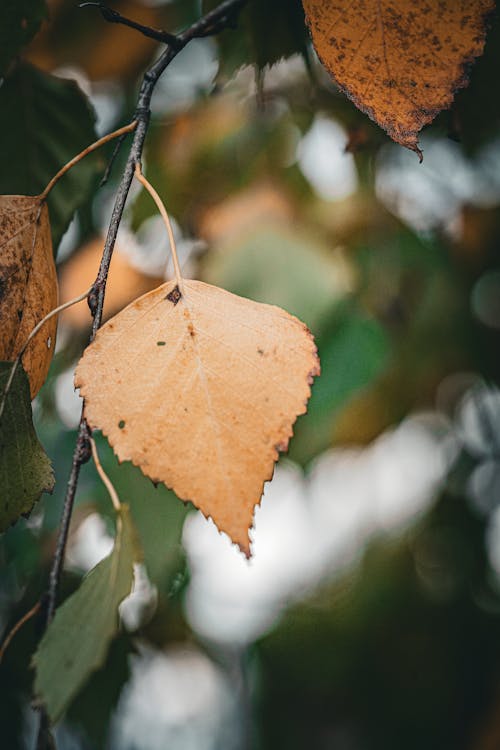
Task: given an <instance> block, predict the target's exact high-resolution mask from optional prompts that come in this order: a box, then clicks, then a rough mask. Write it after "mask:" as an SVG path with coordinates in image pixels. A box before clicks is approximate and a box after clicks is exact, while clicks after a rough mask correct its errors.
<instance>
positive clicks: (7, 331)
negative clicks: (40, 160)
mask: <svg viewBox="0 0 500 750" xmlns="http://www.w3.org/2000/svg"><path fill="white" fill-rule="evenodd" d="M0 227H1V230H0V248H1V255H0V319H1V320H2V332H1V334H0V360H14V359H15V358H16V357H17V355H18V354H19V352H20V351H21V349H22V347H23V346H24V344H25V343H26V341H27V339H28V336H29V334H30V333H31V331H32V330H33V328H34V327H35V326H36V324H37V323H38V322H39V321H40V320H42V318H44V317H45V315H47V313H49V312H50V311H51V310H53V309H54V308H55V307H57V276H56V269H55V265H54V258H53V254H52V241H51V238H50V224H49V214H48V210H47V206H46V205H45V204H44V203H41V202H40V199H39V198H36V197H35V198H31V197H29V196H25V195H0ZM56 330H57V319H56V317H55V316H54V317H53V318H51V319H50V320H48V321H47V323H46V324H45V325H44V327H43V329H42V330H40V331H39V332H38V333H37V335H36V336H35V337H34V338H33V339H32V340H31V341H30V343H29V346H28V348H27V349H26V352H25V353H24V355H23V366H24V369H25V371H26V373H27V375H28V378H29V381H30V391H31V398H34V397H35V396H36V394H37V393H38V391H39V390H40V388H41V387H42V385H43V383H44V382H45V378H46V377H47V372H48V370H49V367H50V363H51V361H52V355H53V352H54V346H55V337H56Z"/></svg>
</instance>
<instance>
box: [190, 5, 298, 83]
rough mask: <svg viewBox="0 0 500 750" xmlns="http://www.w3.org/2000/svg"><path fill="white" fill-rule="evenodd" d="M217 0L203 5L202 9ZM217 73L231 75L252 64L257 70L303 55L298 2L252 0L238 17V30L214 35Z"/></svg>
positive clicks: (211, 6) (212, 6)
mask: <svg viewBox="0 0 500 750" xmlns="http://www.w3.org/2000/svg"><path fill="white" fill-rule="evenodd" d="M217 5H219V0H209V2H206V1H205V2H204V4H203V6H204V10H209V9H211V8H214V7H216V6H217ZM217 44H218V45H219V50H220V55H219V57H220V71H221V72H222V74H223V75H224V76H231V75H233V73H235V71H237V70H238V68H241V67H242V66H243V65H250V64H252V63H255V65H257V67H258V68H259V70H262V69H263V68H264V67H265V66H266V65H273V64H274V63H276V62H278V61H279V60H281V59H283V58H286V57H290V56H291V55H293V54H296V53H299V54H302V55H306V47H307V32H306V26H305V20H304V11H303V9H302V5H301V2H300V0H273V2H268V0H253V1H252V2H251V3H249V4H248V5H247V6H246V7H244V8H243V9H242V11H241V12H240V14H239V21H238V30H237V31H235V30H234V29H228V30H226V31H223V32H222V33H221V34H219V35H218V36H217Z"/></svg>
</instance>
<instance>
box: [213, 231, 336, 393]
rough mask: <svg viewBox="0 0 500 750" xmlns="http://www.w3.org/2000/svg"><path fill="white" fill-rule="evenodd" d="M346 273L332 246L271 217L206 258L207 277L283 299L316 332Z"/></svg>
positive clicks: (259, 297)
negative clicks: (325, 244)
mask: <svg viewBox="0 0 500 750" xmlns="http://www.w3.org/2000/svg"><path fill="white" fill-rule="evenodd" d="M342 273H343V267H342V265H341V264H339V263H338V261H337V259H336V258H335V256H334V255H333V254H332V252H331V251H330V250H329V248H328V247H324V246H323V245H322V244H321V243H320V242H318V241H315V240H311V238H310V237H309V235H308V234H306V233H300V232H297V231H293V232H292V231H290V229H289V228H288V227H287V226H284V225H283V224H281V223H278V222H274V223H272V222H269V221H268V222H267V223H264V224H262V225H261V226H259V227H257V228H252V229H249V228H248V227H244V229H243V230H242V231H241V232H239V233H238V234H237V235H236V236H234V237H233V238H232V239H229V240H227V241H226V242H225V243H224V245H223V246H222V247H218V248H216V249H215V250H214V252H212V253H211V254H210V255H209V256H208V258H207V260H206V264H205V273H204V278H205V279H206V280H207V281H209V282H210V283H211V284H216V285H218V286H222V287H224V288H225V289H227V290H228V291H230V292H233V293H234V294H239V295H240V296H242V297H250V298H251V299H254V300H256V301H257V302H267V303H268V304H273V305H279V306H280V307H283V308H284V309H285V310H287V311H288V312H289V313H292V315H296V316H297V317H298V318H300V320H303V321H304V322H305V323H306V324H307V325H308V326H309V327H310V328H311V329H312V330H313V332H315V329H316V327H317V326H318V324H319V323H320V321H321V319H322V317H323V316H324V315H325V314H326V313H328V312H330V310H331V308H332V305H333V304H334V303H335V302H336V301H337V300H338V299H339V296H340V295H341V293H342V286H343V284H342ZM315 388H316V386H315Z"/></svg>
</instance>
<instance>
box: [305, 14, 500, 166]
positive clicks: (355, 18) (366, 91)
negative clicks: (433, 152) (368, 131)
mask: <svg viewBox="0 0 500 750" xmlns="http://www.w3.org/2000/svg"><path fill="white" fill-rule="evenodd" d="M303 5H304V9H305V12H306V18H307V22H308V24H309V28H310V31H311V36H312V40H313V44H314V48H315V50H316V52H317V53H318V56H319V58H320V60H321V61H322V63H323V64H324V65H325V67H326V68H327V70H328V72H329V73H330V75H331V76H332V78H333V79H334V80H335V81H336V83H337V84H338V86H339V88H340V89H341V90H342V91H343V92H344V93H345V94H347V96H348V97H349V98H350V99H352V101H353V102H354V104H355V105H356V106H357V107H358V108H359V109H361V110H362V111H363V112H366V113H367V114H368V115H369V116H370V117H371V118H372V119H373V120H375V122H377V123H378V124H379V125H380V126H381V127H382V128H384V130H386V131H387V133H388V134H389V135H390V137H391V138H392V139H393V140H394V141H396V143H400V144H401V145H403V146H406V147H407V148H409V149H411V150H413V151H416V152H417V153H418V154H420V153H421V152H420V150H419V148H418V133H419V131H420V130H421V128H422V127H423V126H424V125H427V124H428V123H429V122H432V120H433V119H434V118H435V116H436V115H437V114H438V112H440V111H441V110H442V109H447V108H448V107H450V105H451V103H452V101H453V97H454V95H455V92H456V91H457V90H458V89H460V88H463V87H464V86H466V85H467V83H468V73H467V68H468V66H470V64H471V63H472V62H473V61H474V59H475V58H476V57H478V56H479V55H481V54H482V51H483V47H484V42H485V36H486V17H487V16H488V14H490V13H491V12H492V10H493V9H494V2H493V0H469V2H467V3H462V4H458V3H457V2H456V0H425V2H421V3H419V4H416V3H415V2H413V0H354V2H351V0H349V2H348V1H347V0H331V2H328V3H325V2H324V0H303Z"/></svg>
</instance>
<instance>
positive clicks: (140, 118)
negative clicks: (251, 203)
mask: <svg viewBox="0 0 500 750" xmlns="http://www.w3.org/2000/svg"><path fill="white" fill-rule="evenodd" d="M246 2H247V0H224V2H222V3H221V4H220V5H219V6H217V7H216V8H214V10H212V11H210V12H209V13H207V14H205V15H204V16H203V17H202V18H200V19H199V20H198V21H196V22H195V23H193V24H192V25H191V26H190V27H189V28H187V29H185V30H184V31H183V32H181V33H180V34H178V35H170V34H169V35H168V37H169V41H168V42H167V44H168V46H167V48H166V49H165V50H164V52H163V53H162V54H161V55H160V57H159V58H158V59H157V60H156V62H154V63H153V65H152V66H151V67H150V68H149V69H148V70H147V71H146V73H145V74H144V76H143V80H142V84H141V87H140V90H139V95H138V98H137V106H136V110H135V114H134V117H133V118H132V119H133V120H136V121H137V127H136V128H135V130H134V136H133V140H132V144H131V147H130V151H129V155H128V158H127V162H126V164H125V168H124V171H123V175H122V178H121V180H120V184H119V186H118V190H117V193H116V199H115V204H114V207H113V213H112V215H111V220H110V224H109V227H108V232H107V236H106V242H105V245H104V250H103V255H102V259H101V264H100V267H99V271H98V274H97V277H96V280H95V282H94V284H93V287H92V290H91V292H90V294H89V296H88V304H89V307H90V310H91V313H92V316H93V322H92V333H91V338H90V340H91V341H93V340H94V338H95V336H96V333H97V331H98V329H99V328H100V326H101V323H102V314H103V306H104V295H105V292H106V282H107V278H108V272H109V266H110V263H111V258H112V255H113V250H114V246H115V242H116V237H117V234H118V229H119V226H120V223H121V220H122V217H123V212H124V209H125V203H126V200H127V196H128V192H129V189H130V185H131V183H132V180H133V177H134V171H135V165H136V164H137V163H140V161H141V156H142V151H143V147H144V141H145V138H146V134H147V130H148V125H149V118H150V104H151V98H152V96H153V92H154V89H155V86H156V84H157V82H158V80H159V78H160V76H161V75H162V73H163V72H164V70H165V69H166V68H167V67H168V65H169V64H170V63H171V62H172V60H173V59H174V58H175V57H176V55H178V54H179V52H180V51H181V50H182V49H184V47H185V46H186V45H187V44H189V42H190V41H192V40H193V39H197V38H201V37H204V36H209V35H211V34H214V33H217V32H218V31H221V30H222V29H223V28H226V27H227V26H232V25H233V24H234V21H235V18H236V16H237V14H238V12H239V11H240V10H241V8H243V6H244V5H245V4H246ZM87 4H88V3H87ZM94 5H97V7H99V9H100V10H101V12H102V13H103V8H105V6H104V4H103V3H94ZM112 13H113V14H114V11H113V12H112ZM103 15H104V17H105V18H106V20H108V21H111V22H112V23H124V22H125V21H124V20H122V17H120V20H118V19H117V17H116V16H115V15H113V18H111V17H106V14H105V13H103ZM126 20H127V23H126V25H127V26H131V27H132V28H136V29H137V30H138V31H140V32H141V33H145V32H144V29H146V28H147V27H140V24H135V22H132V21H130V22H128V19H126ZM148 31H149V29H148ZM150 36H151V35H150ZM153 38H157V37H153ZM160 41H162V42H164V41H165V39H161V40H160ZM90 434H91V432H90V429H89V427H88V425H87V422H86V420H85V417H84V414H83V408H82V414H81V417H80V425H79V429H78V436H77V440H76V445H75V450H74V453H73V461H72V466H71V473H70V477H69V480H68V484H67V487H66V495H65V498H64V504H63V510H62V516H61V523H60V526H59V533H58V538H57V543H56V551H55V554H54V558H53V561H52V567H51V571H50V577H49V585H48V590H47V596H46V609H45V618H44V624H43V629H46V628H47V626H48V625H49V623H50V622H51V620H52V618H53V616H54V612H55V607H56V601H57V592H58V589H59V582H60V579H61V574H62V568H63V563H64V555H65V550H66V542H67V538H68V532H69V526H70V522H71V515H72V511H73V504H74V500H75V495H76V490H77V486H78V478H79V474H80V468H81V466H82V465H83V464H84V463H85V462H86V461H88V460H89V458H90V448H89V437H90ZM51 743H52V739H51V736H50V728H49V722H48V718H47V714H46V712H45V711H44V710H43V709H42V711H41V715H40V724H39V729H38V734H37V744H36V748H37V750H44V749H45V748H48V747H51Z"/></svg>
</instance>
